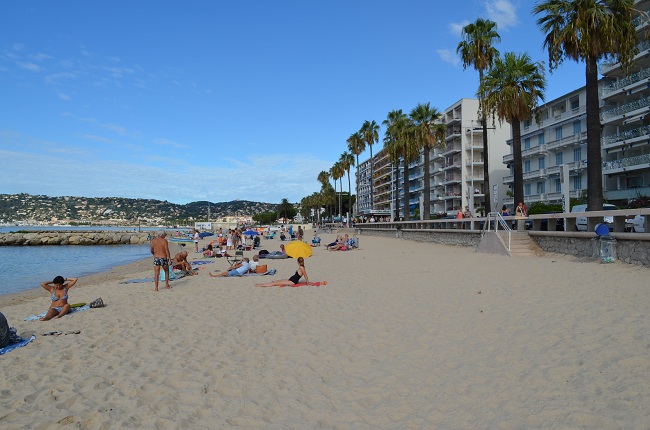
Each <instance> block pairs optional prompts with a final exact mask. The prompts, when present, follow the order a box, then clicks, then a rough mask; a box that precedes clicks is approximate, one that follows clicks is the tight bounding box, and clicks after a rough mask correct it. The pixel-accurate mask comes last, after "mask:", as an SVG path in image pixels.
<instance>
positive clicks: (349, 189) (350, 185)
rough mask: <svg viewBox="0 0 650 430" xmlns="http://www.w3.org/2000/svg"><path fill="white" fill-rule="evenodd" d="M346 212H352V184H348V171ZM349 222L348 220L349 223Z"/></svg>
mask: <svg viewBox="0 0 650 430" xmlns="http://www.w3.org/2000/svg"><path fill="white" fill-rule="evenodd" d="M348 211H350V212H353V211H352V183H351V182H350V171H349V170H348ZM349 221H350V220H348V222H349Z"/></svg>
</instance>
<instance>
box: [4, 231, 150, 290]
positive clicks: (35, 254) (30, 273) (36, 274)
mask: <svg viewBox="0 0 650 430" xmlns="http://www.w3.org/2000/svg"><path fill="white" fill-rule="evenodd" d="M46 229H47V230H119V231H123V230H127V229H125V228H124V227H120V228H110V227H102V228H97V227H93V228H89V227H60V228H55V227H42V226H38V227H23V226H21V227H1V228H0V233H6V232H9V231H18V230H46ZM142 230H145V229H142ZM151 230H154V229H151ZM150 256H151V254H150V252H149V245H98V246H76V245H64V246H56V245H52V246H0V261H2V268H1V269H0V295H4V294H9V293H16V292H20V291H25V290H30V289H32V288H38V287H39V286H40V283H41V282H43V281H48V280H52V279H54V277H55V276H57V275H61V276H63V277H79V276H84V275H89V274H93V273H99V272H103V271H106V270H109V269H111V268H113V267H115V266H120V265H123V264H129V263H133V262H135V261H140V260H142V259H144V258H148V257H150Z"/></svg>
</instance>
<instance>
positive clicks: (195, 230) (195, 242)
mask: <svg viewBox="0 0 650 430" xmlns="http://www.w3.org/2000/svg"><path fill="white" fill-rule="evenodd" d="M199 239H200V237H199V231H198V230H197V229H194V247H195V248H196V252H197V253H198V252H199Z"/></svg>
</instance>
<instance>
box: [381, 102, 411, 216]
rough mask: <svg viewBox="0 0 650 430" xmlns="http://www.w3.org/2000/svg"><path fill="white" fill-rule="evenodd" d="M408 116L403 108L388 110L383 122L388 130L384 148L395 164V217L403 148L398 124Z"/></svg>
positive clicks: (385, 135) (397, 210) (397, 213)
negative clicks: (400, 142)
mask: <svg viewBox="0 0 650 430" xmlns="http://www.w3.org/2000/svg"><path fill="white" fill-rule="evenodd" d="M405 117H406V115H404V113H403V112H402V109H397V110H392V111H390V112H388V115H387V116H386V119H385V120H384V121H383V122H382V124H383V125H384V127H385V128H386V131H385V133H384V148H386V150H387V151H388V155H389V157H390V162H391V163H392V164H393V178H394V179H393V180H394V181H395V213H394V216H395V219H398V218H399V160H400V158H401V157H402V148H401V147H400V145H399V135H398V134H399V133H398V130H397V127H396V126H394V124H397V123H398V122H400V121H403V119H404V118H405Z"/></svg>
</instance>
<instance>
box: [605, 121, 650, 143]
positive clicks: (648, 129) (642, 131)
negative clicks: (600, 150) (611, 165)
mask: <svg viewBox="0 0 650 430" xmlns="http://www.w3.org/2000/svg"><path fill="white" fill-rule="evenodd" d="M649 134H650V126H649V125H644V126H643V127H639V128H635V129H633V130H627V131H624V132H622V133H618V134H613V135H611V136H603V137H602V138H601V139H600V143H601V144H602V145H611V144H613V143H616V142H620V141H621V140H627V139H635V138H637V137H641V136H647V135H649Z"/></svg>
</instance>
